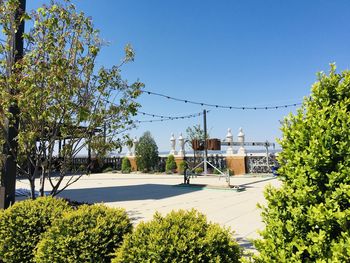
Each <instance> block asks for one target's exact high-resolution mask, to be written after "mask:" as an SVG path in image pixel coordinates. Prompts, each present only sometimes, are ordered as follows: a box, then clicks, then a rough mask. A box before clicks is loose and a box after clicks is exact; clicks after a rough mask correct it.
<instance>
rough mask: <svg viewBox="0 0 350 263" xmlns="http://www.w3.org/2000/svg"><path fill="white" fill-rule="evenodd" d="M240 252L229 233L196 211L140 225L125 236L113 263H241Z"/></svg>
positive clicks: (157, 217)
mask: <svg viewBox="0 0 350 263" xmlns="http://www.w3.org/2000/svg"><path fill="white" fill-rule="evenodd" d="M240 257H241V250H240V247H239V246H238V244H237V243H236V242H235V241H234V239H233V238H232V233H230V231H229V230H227V229H223V228H221V227H220V226H219V225H218V224H212V223H208V222H207V219H206V217H205V215H203V214H201V213H199V212H197V211H196V210H191V211H184V210H179V211H177V212H175V211H173V212H171V213H169V214H168V215H167V216H165V217H162V216H161V215H160V214H159V213H156V214H155V215H154V218H153V220H152V221H150V222H146V223H144V222H142V223H140V224H139V225H138V226H137V227H136V229H135V231H134V232H133V233H132V234H130V235H128V236H126V238H125V239H124V242H123V244H122V246H121V247H120V248H119V249H118V250H117V251H116V258H114V259H113V260H112V262H113V263H119V262H123V263H128V262H208V263H210V262H227V263H229V262H239V259H240Z"/></svg>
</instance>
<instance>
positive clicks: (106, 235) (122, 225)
mask: <svg viewBox="0 0 350 263" xmlns="http://www.w3.org/2000/svg"><path fill="white" fill-rule="evenodd" d="M131 230H132V225H131V223H130V219H129V218H128V216H127V214H126V212H125V211H124V210H123V209H116V208H108V207H106V206H104V205H92V206H87V205H83V206H81V207H79V209H78V210H75V211H73V212H71V213H66V214H64V215H63V217H62V218H61V219H60V220H57V221H55V223H54V224H53V225H52V226H51V228H50V229H49V230H48V231H47V232H46V233H45V235H44V236H43V239H42V240H41V241H40V243H39V244H38V246H37V251H36V253H35V260H36V262H109V261H110V258H111V256H112V253H113V252H114V250H115V248H116V247H118V246H119V245H120V244H121V242H122V240H123V236H124V235H125V234H126V233H129V232H131Z"/></svg>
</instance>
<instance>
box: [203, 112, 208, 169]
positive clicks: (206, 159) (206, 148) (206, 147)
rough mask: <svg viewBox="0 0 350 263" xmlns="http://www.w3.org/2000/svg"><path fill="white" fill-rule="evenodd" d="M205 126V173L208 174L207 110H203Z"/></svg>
mask: <svg viewBox="0 0 350 263" xmlns="http://www.w3.org/2000/svg"><path fill="white" fill-rule="evenodd" d="M203 126H204V175H207V174H208V166H207V161H208V145H207V111H206V110H203Z"/></svg>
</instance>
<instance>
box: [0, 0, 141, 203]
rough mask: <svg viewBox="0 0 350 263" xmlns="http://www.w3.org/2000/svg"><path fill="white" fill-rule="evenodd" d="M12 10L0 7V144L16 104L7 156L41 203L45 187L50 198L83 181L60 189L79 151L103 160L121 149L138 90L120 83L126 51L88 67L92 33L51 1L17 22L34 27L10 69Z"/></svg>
mask: <svg viewBox="0 0 350 263" xmlns="http://www.w3.org/2000/svg"><path fill="white" fill-rule="evenodd" d="M17 4H18V2H17V1H12V0H5V1H1V5H0V27H1V28H2V29H3V32H4V35H5V37H6V41H5V43H4V44H2V43H1V44H0V97H1V100H0V130H1V134H0V143H1V145H3V143H5V144H9V142H8V141H4V139H3V138H5V137H6V136H4V134H5V133H6V130H7V128H6V126H7V123H8V124H9V125H13V123H14V118H13V116H12V114H11V113H10V112H9V111H8V108H9V105H10V104H11V103H14V102H16V103H17V105H18V108H19V112H20V114H19V130H18V136H17V142H18V151H17V154H16V149H11V154H13V156H16V161H17V166H18V171H19V174H20V175H22V176H25V177H27V178H28V179H29V181H30V185H31V190H32V197H33V198H34V197H35V195H34V192H35V184H34V180H35V178H37V177H40V182H41V185H40V189H39V190H40V194H41V195H44V189H45V184H46V183H47V182H49V183H50V185H51V188H52V190H51V194H52V195H56V194H58V193H59V192H60V191H62V190H63V189H65V188H66V187H68V186H69V185H71V184H72V183H74V182H75V181H77V180H78V179H79V178H80V177H81V176H82V175H83V174H84V173H81V174H78V176H76V177H73V176H72V177H70V179H69V180H67V181H63V179H64V177H65V176H66V174H67V172H68V171H69V169H70V168H71V162H72V158H74V157H75V156H76V155H77V154H78V153H79V152H80V150H81V149H83V148H84V147H85V148H86V147H90V148H91V149H92V150H93V151H94V152H96V153H98V154H99V155H100V156H101V155H102V156H103V155H105V154H106V153H107V152H108V151H112V150H115V149H118V148H120V147H121V145H122V143H123V141H124V140H126V139H127V138H126V135H123V134H122V132H123V131H124V130H126V129H128V128H130V127H132V125H133V122H132V121H131V118H130V117H131V116H133V115H135V114H136V111H137V108H138V106H139V105H138V103H136V102H135V99H136V98H137V97H138V96H139V94H140V87H141V86H142V84H141V83H138V82H136V83H134V84H132V85H128V84H127V83H126V81H124V80H123V79H122V78H121V75H120V67H121V65H123V64H124V63H126V62H129V61H132V60H133V57H134V53H133V50H132V48H131V47H130V46H129V45H128V46H126V49H125V51H126V56H125V58H124V59H123V61H122V62H121V64H120V65H115V66H112V67H111V68H110V69H106V68H99V69H98V68H96V67H95V60H96V58H97V55H98V54H99V51H100V49H101V48H102V41H101V40H100V38H99V35H98V31H97V30H96V29H95V28H94V27H93V24H92V21H91V19H90V18H88V17H86V16H85V15H84V14H83V13H78V12H77V11H76V9H75V7H74V5H72V4H70V2H69V1H68V0H67V1H63V3H62V4H61V3H58V2H56V1H51V4H50V5H44V6H42V7H40V8H39V9H38V10H36V11H33V12H32V13H30V15H29V14H24V15H23V17H22V18H21V19H28V20H30V23H29V24H33V25H34V26H33V27H32V28H30V30H29V31H28V33H26V34H25V36H24V40H25V45H26V46H27V48H26V53H25V55H24V57H23V59H22V60H21V61H20V62H18V63H14V59H13V57H14V51H13V48H14V44H13V41H14V35H15V31H16V28H17V26H18V23H19V21H15V20H14V19H13V15H14V12H15V10H16V9H17ZM10 91H15V92H10ZM111 98H113V99H111ZM1 139H2V140H1ZM60 146H61V147H60ZM57 170H59V172H58V176H57V173H56V171H57ZM62 182H65V183H64V184H62Z"/></svg>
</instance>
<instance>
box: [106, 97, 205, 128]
mask: <svg viewBox="0 0 350 263" xmlns="http://www.w3.org/2000/svg"><path fill="white" fill-rule="evenodd" d="M104 101H105V102H107V103H110V104H112V105H115V106H118V104H116V103H115V102H113V101H110V100H107V99H104ZM206 112H207V113H209V112H210V110H208V111H206ZM137 113H140V114H142V115H144V116H150V117H154V118H155V117H157V118H158V119H152V120H142V121H141V120H135V121H134V122H135V123H145V122H162V121H173V120H180V119H182V120H183V119H190V118H195V117H199V116H201V115H203V112H198V113H192V114H188V115H182V116H166V115H158V114H153V113H147V112H143V111H137ZM159 118H160V119H159Z"/></svg>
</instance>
